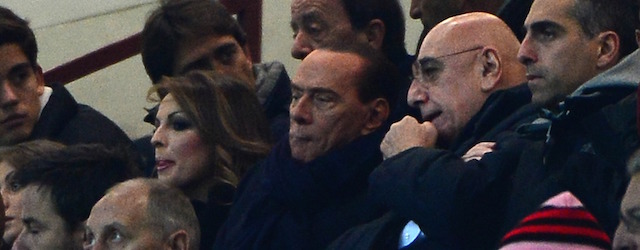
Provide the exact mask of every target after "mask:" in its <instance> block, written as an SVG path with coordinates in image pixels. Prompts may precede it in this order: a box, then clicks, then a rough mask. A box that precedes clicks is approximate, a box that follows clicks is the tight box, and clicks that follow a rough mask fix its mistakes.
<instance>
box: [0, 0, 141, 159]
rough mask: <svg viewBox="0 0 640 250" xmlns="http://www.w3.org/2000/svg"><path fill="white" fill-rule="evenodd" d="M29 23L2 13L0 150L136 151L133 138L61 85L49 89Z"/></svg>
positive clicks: (12, 15)
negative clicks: (53, 146) (49, 145)
mask: <svg viewBox="0 0 640 250" xmlns="http://www.w3.org/2000/svg"><path fill="white" fill-rule="evenodd" d="M37 53H38V46H37V44H36V39H35V36H34V34H33V31H32V30H31V28H29V25H28V23H27V21H25V20H24V19H22V18H20V17H18V16H16V15H15V14H14V13H13V12H11V10H9V9H6V8H3V7H0V145H2V146H8V145H15V144H17V143H20V142H23V141H30V140H35V139H48V140H53V141H57V142H61V143H63V144H67V145H68V144H77V143H100V144H104V145H107V146H116V145H124V146H128V147H132V148H133V144H132V142H131V140H130V139H129V137H127V135H126V134H125V133H124V132H123V131H122V130H121V129H120V128H119V127H118V126H117V125H116V124H115V123H113V122H112V121H111V120H109V119H108V118H107V117H105V116H104V115H102V114H100V113H99V112H98V111H96V110H94V109H93V108H91V107H89V106H87V105H82V104H78V103H77V102H76V101H75V100H74V99H73V97H72V96H71V94H70V93H69V91H67V89H66V88H65V87H64V86H63V85H60V84H56V83H48V84H45V82H44V78H43V75H42V68H41V67H40V65H39V64H38V62H37Z"/></svg>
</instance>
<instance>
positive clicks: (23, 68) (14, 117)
mask: <svg viewBox="0 0 640 250" xmlns="http://www.w3.org/2000/svg"><path fill="white" fill-rule="evenodd" d="M43 92H44V78H43V77H42V69H41V68H40V66H37V65H31V63H30V62H29V60H28V59H27V56H26V55H25V54H24V53H23V52H22V49H20V47H19V46H18V45H17V44H4V45H0V145H12V144H16V143H18V142H21V141H24V140H26V139H27V138H28V137H29V136H30V135H31V132H32V131H33V127H34V126H35V124H36V122H37V121H38V116H39V115H40V96H41V95H42V93H43Z"/></svg>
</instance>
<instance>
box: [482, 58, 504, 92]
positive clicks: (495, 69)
mask: <svg viewBox="0 0 640 250" xmlns="http://www.w3.org/2000/svg"><path fill="white" fill-rule="evenodd" d="M480 61H481V64H482V81H481V84H480V89H481V90H482V92H485V93H488V92H491V91H493V90H494V89H495V88H496V87H497V85H498V82H499V81H500V77H501V76H502V61H501V60H500V56H498V51H496V50H495V49H493V48H490V47H485V48H483V49H482V54H481V55H480Z"/></svg>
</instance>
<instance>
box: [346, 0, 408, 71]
mask: <svg viewBox="0 0 640 250" xmlns="http://www.w3.org/2000/svg"><path fill="white" fill-rule="evenodd" d="M342 5H343V6H344V9H345V10H346V12H347V15H348V16H349V20H350V21H351V25H352V26H353V28H354V29H356V30H362V29H363V28H365V27H366V26H367V25H368V24H369V22H370V21H371V20H373V19H380V20H381V21H382V22H383V23H384V26H385V35H384V40H383V42H382V51H383V52H384V54H385V55H386V56H387V57H388V58H389V60H391V61H392V62H394V63H398V62H401V61H402V60H404V58H405V57H406V55H407V50H406V49H405V46H404V37H405V22H404V14H403V12H402V8H401V7H400V3H398V0H342Z"/></svg>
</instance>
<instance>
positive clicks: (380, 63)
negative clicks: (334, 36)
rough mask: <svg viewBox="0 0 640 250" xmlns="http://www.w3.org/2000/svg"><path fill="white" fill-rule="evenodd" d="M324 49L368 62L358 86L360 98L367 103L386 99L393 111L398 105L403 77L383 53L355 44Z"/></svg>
mask: <svg viewBox="0 0 640 250" xmlns="http://www.w3.org/2000/svg"><path fill="white" fill-rule="evenodd" d="M322 49H324V50H327V51H333V52H339V53H351V54H355V55H357V56H359V57H361V58H363V59H365V61H366V65H365V66H364V71H363V72H362V75H360V76H359V78H358V82H357V83H356V84H357V89H358V98H359V99H360V101H361V102H363V103H367V102H370V101H372V100H374V99H376V98H384V99H386V100H387V102H389V106H390V107H389V108H390V109H393V108H394V107H393V105H394V104H395V103H396V99H397V93H398V92H399V91H398V89H397V88H398V85H399V84H398V83H400V82H401V81H402V75H401V74H400V72H399V71H398V68H397V67H396V66H395V65H394V64H393V63H392V62H391V61H390V60H389V59H388V58H387V57H386V56H385V55H384V54H382V52H380V51H378V50H375V49H373V48H372V47H370V46H361V45H359V44H357V43H355V42H345V43H341V44H330V45H329V46H327V47H323V48H322Z"/></svg>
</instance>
